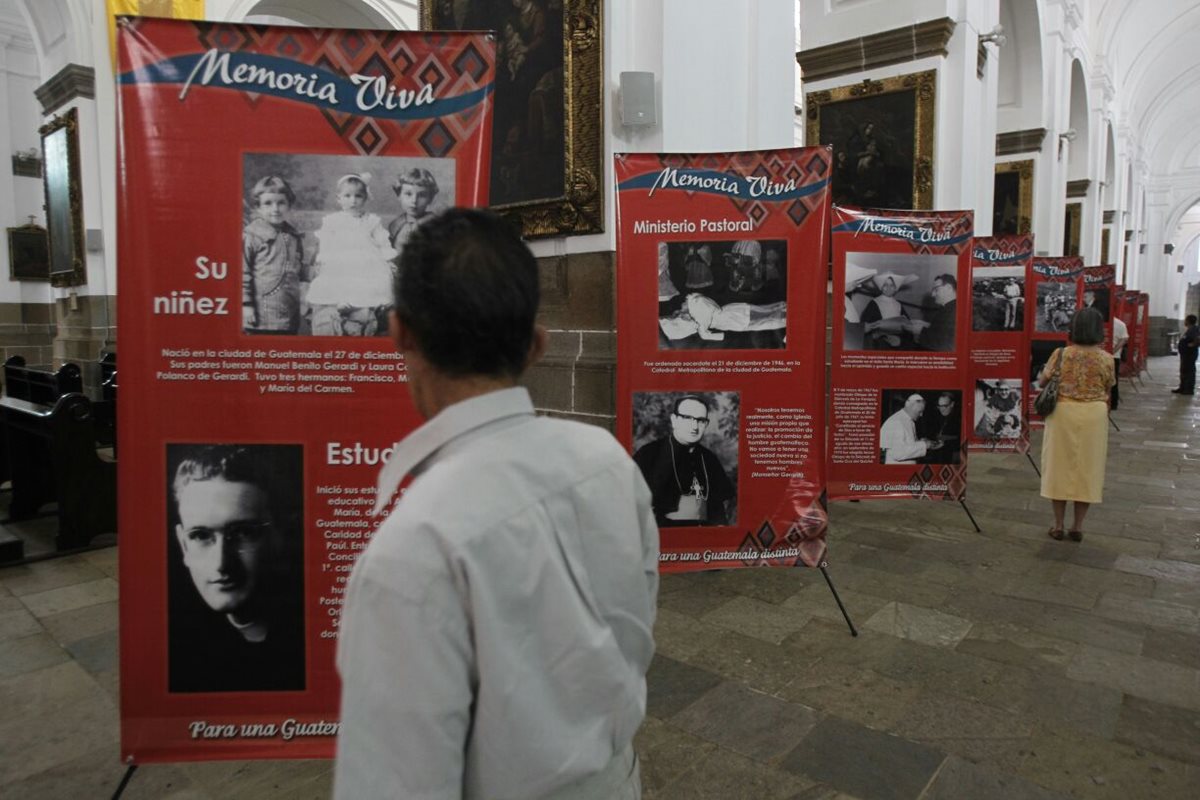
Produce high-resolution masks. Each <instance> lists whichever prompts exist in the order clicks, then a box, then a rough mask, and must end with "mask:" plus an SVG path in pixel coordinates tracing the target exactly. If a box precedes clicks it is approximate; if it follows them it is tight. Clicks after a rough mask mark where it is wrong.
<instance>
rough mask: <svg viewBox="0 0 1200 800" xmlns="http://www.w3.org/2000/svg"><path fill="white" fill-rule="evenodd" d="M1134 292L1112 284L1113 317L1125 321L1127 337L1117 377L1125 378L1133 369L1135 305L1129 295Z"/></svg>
mask: <svg viewBox="0 0 1200 800" xmlns="http://www.w3.org/2000/svg"><path fill="white" fill-rule="evenodd" d="M1135 294H1136V293H1135V292H1130V291H1128V290H1126V288H1125V287H1124V286H1122V285H1121V284H1119V283H1118V284H1115V285H1114V286H1113V319H1120V320H1121V322H1123V323H1125V334H1126V336H1128V337H1129V339H1128V340H1126V342H1125V353H1124V354H1123V355H1122V357H1121V374H1120V376H1119V377H1122V378H1125V377H1128V376H1129V375H1131V374H1132V372H1131V370H1132V369H1133V350H1132V349H1131V343H1132V338H1133V320H1134V316H1135V315H1136V313H1137V309H1136V306H1135V304H1134V302H1132V300H1131V296H1132V295H1135Z"/></svg>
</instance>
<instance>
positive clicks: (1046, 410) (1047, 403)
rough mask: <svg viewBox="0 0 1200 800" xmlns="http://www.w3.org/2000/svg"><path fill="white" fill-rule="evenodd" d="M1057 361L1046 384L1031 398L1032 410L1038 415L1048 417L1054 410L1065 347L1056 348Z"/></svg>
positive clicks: (1065, 355)
mask: <svg viewBox="0 0 1200 800" xmlns="http://www.w3.org/2000/svg"><path fill="white" fill-rule="evenodd" d="M1057 353H1058V363H1057V364H1055V365H1054V374H1052V375H1051V376H1050V379H1049V380H1047V381H1046V385H1045V386H1043V387H1042V390H1041V391H1040V392H1038V394H1037V397H1035V398H1034V399H1033V410H1034V411H1036V412H1037V413H1038V416H1041V417H1048V416H1050V415H1051V414H1052V413H1053V412H1054V406H1056V405H1057V404H1058V381H1059V378H1060V377H1062V362H1063V359H1064V358H1066V357H1067V354H1066V348H1062V347H1060V348H1059V349H1058V350H1057Z"/></svg>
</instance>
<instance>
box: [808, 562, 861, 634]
mask: <svg viewBox="0 0 1200 800" xmlns="http://www.w3.org/2000/svg"><path fill="white" fill-rule="evenodd" d="M818 569H820V570H821V575H822V577H824V578H825V583H826V584H827V585H828V586H829V591H830V592H832V593H833V599H834V600H835V601H837V607H838V609H839V610H840V611H841V612H842V618H843V619H845V620H846V624H847V625H848V626H850V635H851V636H858V629H857V628H855V627H854V623H853V622H851V621H850V614H849V612H847V611H846V606H844V605H842V598H841V597H839V596H838V593H837V589H835V588H834V587H833V580H831V579H830V577H829V570H827V569H826V568H825V562H824V561H822V562H821V563H820V565H818Z"/></svg>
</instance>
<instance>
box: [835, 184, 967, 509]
mask: <svg viewBox="0 0 1200 800" xmlns="http://www.w3.org/2000/svg"><path fill="white" fill-rule="evenodd" d="M973 224H974V216H973V214H972V213H971V212H970V211H928V212H920V211H913V212H909V211H874V210H872V211H861V210H857V209H850V208H842V207H839V206H835V207H834V210H833V297H834V306H833V307H834V315H833V317H834V319H833V363H832V370H831V383H832V390H831V393H830V410H831V416H832V419H831V425H830V434H829V442H830V444H829V452H828V463H829V496H830V498H831V499H835V500H836V499H858V498H913V499H936V500H940V499H951V500H961V499H962V498H963V497H965V496H966V487H967V446H966V444H967V442H966V437H965V432H966V428H965V422H964V420H965V416H964V413H963V410H964V408H965V403H964V400H965V398H964V394H965V390H966V388H967V386H966V382H967V346H968V342H969V339H970V336H969V332H970V326H971V317H970V313H971V305H970V303H969V302H967V297H963V296H962V295H963V293H964V292H967V291H969V287H970V285H971V277H970V276H971V271H970V269H971V241H972V228H973ZM960 297H961V298H962V300H961V302H960V300H959V298H960Z"/></svg>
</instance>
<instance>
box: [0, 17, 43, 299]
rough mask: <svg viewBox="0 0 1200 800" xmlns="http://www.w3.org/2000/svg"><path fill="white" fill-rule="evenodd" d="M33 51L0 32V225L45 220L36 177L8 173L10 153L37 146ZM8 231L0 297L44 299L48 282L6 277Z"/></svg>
mask: <svg viewBox="0 0 1200 800" xmlns="http://www.w3.org/2000/svg"><path fill="white" fill-rule="evenodd" d="M38 83H39V81H38V64H37V54H36V52H35V51H34V49H33V46H32V43H31V42H24V41H18V40H16V39H13V38H11V37H8V36H3V37H0V108H4V109H5V111H6V116H7V119H6V120H5V121H4V122H2V123H0V159H2V161H0V175H2V176H3V177H4V179H3V180H2V181H0V226H2V227H4V228H10V227H16V226H19V225H25V224H26V223H28V222H29V217H30V216H31V215H32V216H33V217H34V218H35V219H34V221H35V222H36V223H37V224H39V225H43V226H44V225H45V224H46V215H45V213H44V211H43V210H42V206H43V204H44V203H45V194H44V191H43V188H42V181H41V179H40V178H27V177H17V176H15V175H13V174H12V159H11V156H12V154H13V153H16V152H18V151H27V150H30V149H31V148H32V149H34V150H36V151H37V152H38V153H39V154H40V152H41V138H40V136H39V135H38V127H39V125H40V124H41V122H40V120H41V110H40V108H39V107H38V104H37V100H36V99H35V98H34V95H33V90H34V89H35V88H37V86H38ZM8 274H9V262H8V245H7V237H6V239H5V241H4V242H2V243H0V303H48V302H50V290H49V285H48V284H46V283H40V282H36V281H12V280H9V279H8Z"/></svg>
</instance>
